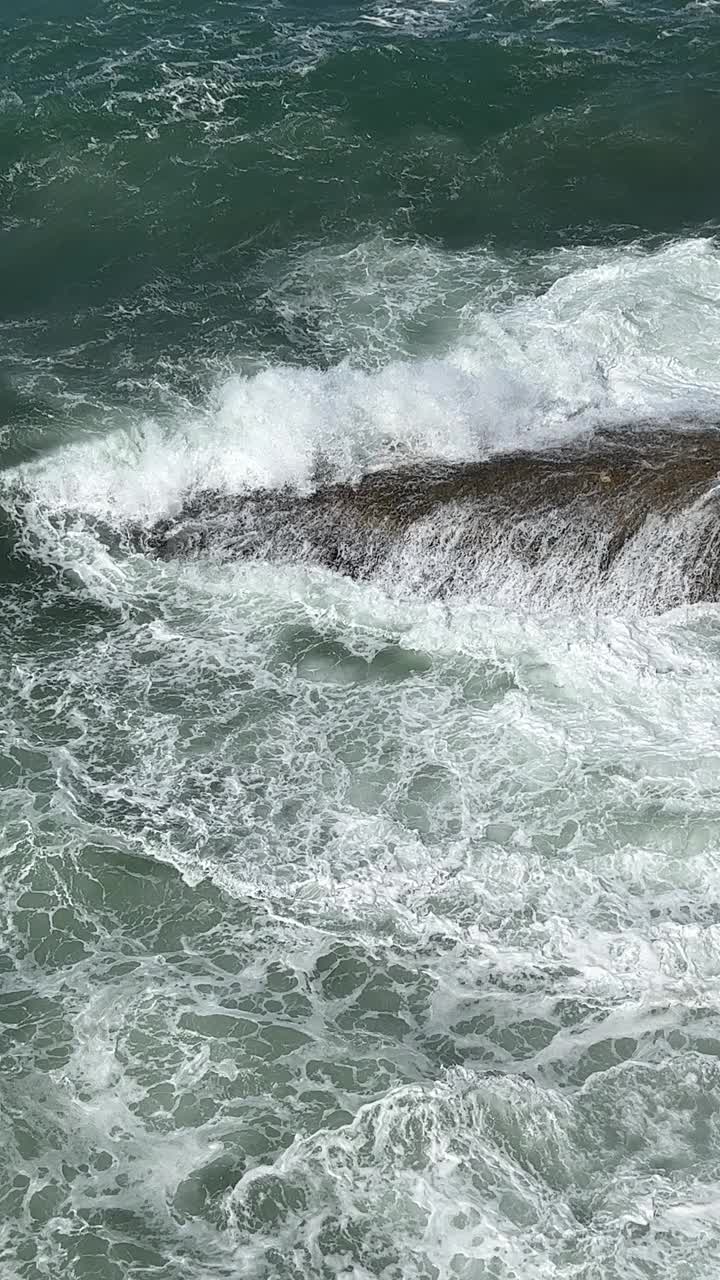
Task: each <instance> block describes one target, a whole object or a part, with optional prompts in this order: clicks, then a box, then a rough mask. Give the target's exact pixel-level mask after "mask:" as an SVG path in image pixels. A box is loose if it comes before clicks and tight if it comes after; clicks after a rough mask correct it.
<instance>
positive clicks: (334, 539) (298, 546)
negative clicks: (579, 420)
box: [143, 428, 720, 608]
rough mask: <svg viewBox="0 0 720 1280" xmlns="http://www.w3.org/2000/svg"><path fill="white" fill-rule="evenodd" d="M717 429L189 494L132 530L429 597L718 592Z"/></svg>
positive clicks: (690, 596)
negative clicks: (315, 482) (307, 486)
mask: <svg viewBox="0 0 720 1280" xmlns="http://www.w3.org/2000/svg"><path fill="white" fill-rule="evenodd" d="M719 479H720V431H718V430H715V429H711V428H703V429H699V428H696V429H692V430H683V431H679V430H677V429H674V430H671V429H662V430H644V431H640V430H633V431H624V432H618V431H614V432H604V433H599V434H596V435H594V436H592V437H591V438H584V439H581V440H577V441H575V442H572V443H569V444H564V445H562V446H555V447H553V448H549V449H546V450H540V451H535V452H517V453H512V454H505V455H496V456H493V457H491V458H488V459H485V460H484V461H480V462H465V463H446V462H437V461H435V462H432V461H428V462H415V463H408V464H405V465H402V466H398V467H397V468H393V469H387V470H381V471H375V472H370V473H368V474H367V475H365V476H363V477H362V478H361V479H360V480H359V481H358V482H356V483H348V482H342V483H335V484H325V485H322V486H320V487H318V488H317V489H315V490H314V491H313V492H310V493H302V492H300V491H298V490H296V489H291V488H288V487H285V488H281V489H273V490H269V489H263V490H250V491H246V492H243V493H240V494H229V493H223V492H220V491H218V490H211V491H202V492H197V493H195V494H194V495H193V496H192V497H190V498H189V499H188V501H187V502H186V504H185V505H184V506H183V508H182V510H181V511H180V512H179V513H178V514H177V515H176V516H173V517H171V518H168V519H166V520H163V521H161V522H159V523H158V524H156V525H155V526H154V527H153V528H152V529H150V530H149V532H147V533H146V534H145V536H144V540H143V544H144V547H145V548H146V549H147V550H149V551H151V552H152V553H153V554H155V555H157V556H160V557H163V558H171V557H175V556H197V555H201V554H211V555H213V556H214V557H216V558H233V557H251V558H261V559H266V560H271V561H277V562H293V561H302V562H306V563H314V564H319V565H323V566H326V567H328V568H331V569H334V570H337V571H338V572H339V573H343V574H346V575H349V576H351V577H358V578H363V577H369V576H380V577H381V578H387V579H388V580H389V581H392V582H393V583H396V582H397V581H398V580H399V581H402V582H403V583H404V584H405V585H406V586H407V587H409V588H411V589H417V590H422V591H423V592H424V593H426V594H431V595H433V594H446V593H448V592H451V591H457V590H477V589H495V590H498V591H500V592H501V593H503V592H506V591H507V590H508V589H509V588H513V589H514V590H515V592H516V593H517V590H521V591H523V592H525V593H526V592H527V591H530V592H532V593H535V594H536V593H538V592H540V593H542V594H543V595H544V596H546V597H557V596H561V595H563V594H567V593H568V591H571V592H572V593H573V594H575V595H576V596H577V595H580V596H582V595H583V594H584V595H587V594H588V593H590V594H591V595H595V596H597V595H598V593H602V592H607V591H610V592H611V593H612V594H613V595H614V596H616V597H618V596H619V597H622V598H631V599H632V600H633V602H634V603H636V604H639V605H641V606H642V605H644V606H647V607H655V608H657V607H661V608H666V607H668V606H669V605H672V604H677V603H681V602H692V601H698V600H715V599H717V598H718V593H719V591H720V505H719V503H718V498H720V487H719V485H718V481H719Z"/></svg>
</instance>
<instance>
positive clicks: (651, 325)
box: [5, 240, 720, 519]
mask: <svg viewBox="0 0 720 1280" xmlns="http://www.w3.org/2000/svg"><path fill="white" fill-rule="evenodd" d="M317 261H318V260H317V256H316V255H311V257H310V258H309V259H307V260H304V259H303V260H301V261H300V262H299V263H296V264H294V266H293V268H292V270H291V271H290V272H289V274H286V275H284V276H282V278H281V279H280V280H277V279H276V280H275V281H274V283H271V285H270V294H271V296H273V297H274V298H275V300H276V303H277V305H278V306H283V307H285V309H286V310H289V311H292V310H293V308H295V310H296V311H300V312H302V313H303V314H305V315H307V314H308V313H311V312H312V308H313V306H315V308H316V314H317V316H318V317H319V318H318V325H319V327H320V337H321V340H323V341H327V343H328V344H329V345H334V346H335V347H337V346H338V345H341V343H342V340H343V336H344V337H345V339H346V344H347V349H348V351H349V353H350V357H351V358H350V359H346V360H345V361H342V362H341V363H340V364H338V365H336V366H334V367H332V368H330V369H327V370H325V371H323V370H319V369H312V368H305V369H298V368H291V367H287V366H286V367H282V366H281V367H278V366H274V367H270V368H267V369H265V370H261V371H259V372H257V373H255V374H253V375H250V376H246V375H240V374H238V375H236V376H232V377H229V378H224V379H223V380H222V381H220V382H217V383H216V384H215V386H214V389H213V390H212V391H211V393H210V394H209V396H208V398H207V399H206V401H205V403H204V404H203V405H202V406H201V407H199V408H196V409H189V408H188V406H187V405H186V404H185V405H179V406H178V408H177V411H176V413H175V414H174V415H171V416H169V417H166V418H164V419H163V420H160V419H158V420H154V421H150V420H147V419H144V418H142V417H139V416H137V415H135V416H134V418H131V419H129V420H128V422H127V426H126V428H125V429H121V430H119V431H116V432H114V433H112V434H110V435H108V436H105V437H104V438H100V439H90V440H87V439H86V440H85V441H84V442H82V443H79V444H76V445H73V446H70V447H68V448H65V449H61V450H59V451H57V452H56V453H54V454H53V455H52V456H51V457H46V458H45V459H43V460H41V461H40V462H39V463H37V464H32V465H30V466H27V467H22V468H19V469H18V470H17V471H16V472H14V473H11V474H10V476H9V477H8V476H7V475H6V477H5V485H6V487H7V484H8V479H9V482H10V484H11V485H12V484H17V485H18V486H21V487H27V489H29V490H30V492H31V493H32V495H33V496H34V497H35V498H36V499H37V500H38V501H39V502H41V503H43V504H45V505H46V506H47V507H49V508H50V509H52V510H60V509H63V510H70V511H73V510H74V511H77V512H85V513H91V514H93V515H96V516H97V515H103V516H105V517H107V518H110V519H116V518H128V517H138V518H147V519H151V518H153V517H157V516H158V515H160V514H162V513H163V512H165V511H167V510H169V509H171V508H172V506H173V504H177V503H178V502H179V501H180V500H181V497H182V495H183V493H184V492H185V491H187V490H188V489H190V488H193V487H198V486H200V487H204V486H217V487H226V488H228V489H230V490H234V489H237V488H240V487H242V486H246V485H248V484H250V485H258V484H259V485H278V484H283V483H286V482H291V483H297V484H301V485H302V484H308V483H311V481H312V476H313V472H314V468H315V466H316V464H317V461H318V457H319V456H322V458H323V460H324V462H325V464H326V466H329V467H330V469H331V471H334V473H335V474H336V475H339V476H340V475H342V476H348V475H357V474H358V473H359V472H361V471H362V470H364V469H367V468H368V467H374V466H377V465H380V464H382V463H383V462H387V461H388V460H389V459H392V458H393V457H397V455H398V453H399V454H400V455H401V456H403V457H407V456H413V457H430V456H432V457H442V458H449V459H461V458H474V457H479V456H483V455H486V454H488V453H490V452H493V451H497V450H506V449H508V448H512V447H517V446H520V447H525V446H527V447H531V446H532V445H533V444H537V443H540V442H546V441H548V440H551V439H558V438H563V437H567V436H571V435H575V434H577V433H579V432H583V431H587V430H589V429H591V428H592V427H593V426H595V425H597V424H598V423H608V422H613V423H623V424H627V425H629V426H632V425H633V424H642V423H644V422H646V421H648V420H650V421H655V422H657V421H658V420H662V421H665V420H667V419H672V418H697V417H703V416H711V415H712V414H714V413H715V412H716V411H717V405H718V403H720V373H719V372H718V367H717V358H716V356H717V350H718V347H719V346H720V305H718V304H719V303H720V252H719V251H718V249H717V247H716V245H715V244H714V242H713V241H710V240H690V241H681V242H678V243H676V244H672V245H670V246H668V247H666V248H664V249H661V250H658V251H657V252H654V253H648V252H646V251H644V250H641V249H637V250H616V251H607V250H605V251H600V250H572V251H567V252H563V251H558V252H556V253H554V254H551V255H546V256H544V257H542V258H540V259H535V260H533V261H531V262H529V263H527V262H526V263H523V264H519V263H518V262H517V261H509V262H508V261H503V260H500V259H497V258H491V257H489V255H488V254H487V253H482V254H479V255H475V256H473V255H464V256H462V255H461V257H460V258H459V260H457V261H456V260H455V258H454V257H453V255H448V254H444V253H441V252H440V251H437V250H432V251H431V250H429V249H425V248H419V249H417V250H413V251H410V250H408V249H402V248H399V247H397V246H393V245H389V244H388V243H386V242H378V243H376V244H375V245H371V246H366V247H364V248H362V249H357V250H353V251H352V252H351V253H350V254H341V255H339V256H338V257H337V258H329V259H328V258H327V255H325V257H324V259H323V262H322V264H321V265H322V269H321V270H320V271H319V272H318V271H316V267H317ZM316 276H317V278H318V282H317V284H316V286H315V290H316V291H315V293H313V285H312V281H313V280H315V279H316ZM333 290H334V296H335V298H336V303H335V307H334V310H333V309H331V308H330V305H329V300H330V298H331V296H333ZM408 290H409V291H410V297H414V298H415V299H416V306H414V307H409V306H408V302H407V291H408ZM418 314H419V315H421V316H423V317H424V318H425V322H426V324H429V327H430V330H431V332H432V343H433V346H434V347H435V348H436V349H437V350H436V354H433V355H425V356H418V357H416V358H412V355H411V351H412V347H413V342H414V341H416V338H415V337H414V335H413V332H412V325H413V323H414V319H415V318H416V317H417V315H418ZM323 334H324V337H323ZM377 335H382V341H383V342H384V343H386V344H387V345H389V346H390V348H392V347H393V346H394V347H395V349H396V357H395V359H393V360H392V361H391V362H390V363H389V364H385V365H383V366H380V367H359V366H358V360H360V365H362V357H363V354H364V355H367V354H368V353H369V354H370V355H372V350H373V344H374V342H375V339H376V337H377ZM388 339H389V341H388ZM353 356H354V357H356V358H352V357H353Z"/></svg>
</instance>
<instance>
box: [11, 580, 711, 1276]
mask: <svg viewBox="0 0 720 1280" xmlns="http://www.w3.org/2000/svg"><path fill="white" fill-rule="evenodd" d="M115 592H116V597H115V600H114V607H113V608H112V609H111V608H109V607H108V604H107V602H105V603H102V602H100V603H98V602H96V603H94V604H93V603H92V596H89V595H88V591H87V586H86V587H85V588H83V589H78V588H76V589H75V591H74V592H68V589H67V588H62V587H60V588H57V589H56V593H55V595H54V597H53V593H52V591H47V592H46V593H45V595H44V597H43V599H44V604H41V602H40V601H38V603H37V605H36V606H35V607H31V608H29V609H28V608H27V601H26V605H25V608H24V610H23V612H22V613H21V614H18V615H14V616H13V617H12V619H11V621H12V625H13V634H14V637H15V652H16V657H15V660H14V661H13V663H12V665H11V666H9V667H8V668H7V675H6V679H7V687H8V691H9V696H8V699H7V701H6V704H5V706H4V709H3V720H4V723H3V742H4V743H5V744H6V745H5V748H4V754H3V760H2V771H3V782H4V787H5V791H4V795H5V809H6V835H5V861H4V874H5V884H6V892H5V894H4V896H3V929H2V940H3V941H2V952H1V953H0V964H2V965H3V966H4V968H5V971H6V975H7V981H6V983H5V990H4V994H3V1003H2V1016H3V1026H4V1027H5V1028H6V1029H7V1044H6V1046H5V1047H4V1055H5V1060H6V1064H7V1071H6V1081H7V1090H8V1092H7V1099H8V1106H7V1107H6V1108H5V1109H4V1111H3V1115H4V1119H3V1126H4V1127H3V1130H2V1136H1V1138H0V1141H1V1142H2V1146H3V1149H4V1160H5V1162H6V1163H7V1165H8V1167H10V1168H12V1169H13V1171H14V1173H13V1179H14V1180H13V1181H12V1183H11V1185H10V1186H8V1188H7V1189H6V1192H5V1193H4V1194H5V1196H6V1200H7V1204H8V1206H10V1205H12V1206H13V1214H14V1216H15V1218H16V1222H20V1223H21V1224H24V1225H22V1226H21V1229H20V1236H19V1237H18V1234H17V1226H16V1227H15V1229H14V1234H13V1236H12V1238H10V1237H8V1239H7V1241H6V1242H5V1245H4V1248H5V1257H6V1258H7V1259H8V1260H9V1261H10V1262H13V1263H14V1264H15V1265H18V1266H20V1270H19V1271H18V1274H22V1275H25V1274H27V1275H40V1276H45V1275H47V1276H51V1275H54V1274H57V1270H58V1267H60V1268H62V1270H64V1272H65V1273H66V1274H67V1275H68V1276H70V1277H72V1278H73V1280H74V1278H75V1277H78V1280H79V1277H80V1276H81V1275H84V1274H86V1268H87V1266H88V1265H91V1266H92V1267H93V1269H94V1270H93V1274H97V1275H100V1276H103V1277H104V1276H109V1277H113V1280H114V1278H115V1277H116V1276H117V1277H120V1276H123V1277H125V1276H130V1277H132V1280H136V1278H138V1277H143V1280H145V1278H146V1277H149V1276H151V1275H157V1274H160V1275H161V1276H163V1277H168V1278H170V1277H172V1278H173V1280H175V1277H182V1276H185V1275H193V1276H197V1275H200V1276H203V1277H205V1276H207V1277H211V1276H212V1277H217V1276H228V1277H229V1276H231V1275H237V1274H241V1275H248V1276H268V1277H269V1276H271V1275H272V1276H288V1277H290V1276H292V1277H302V1276H312V1277H315V1276H317V1277H323V1280H324V1278H325V1277H329V1276H335V1275H343V1276H347V1277H351V1276H352V1277H353V1278H354V1277H357V1276H362V1277H365V1276H367V1277H369V1276H380V1275H383V1276H393V1277H395V1276H397V1277H400V1276H403V1277H404V1276H411V1277H415V1276H418V1277H419V1276H423V1277H425V1276H431V1275H432V1276H443V1277H453V1276H456V1275H461V1276H463V1275H467V1276H470V1275H472V1276H476V1275H481V1276H482V1275H493V1276H496V1277H508V1280H509V1278H510V1277H513V1278H515V1277H518V1278H519V1277H521V1276H522V1277H528V1276H532V1277H534V1276H538V1277H540V1276H544V1275H546V1274H547V1267H548V1265H550V1263H549V1259H550V1258H552V1266H553V1268H554V1273H555V1274H557V1275H561V1276H567V1277H574V1276H577V1275H587V1276H591V1275H593V1274H594V1272H596V1271H597V1269H598V1268H600V1269H601V1273H602V1274H603V1275H609V1276H614V1275H617V1276H618V1277H619V1276H620V1275H625V1274H627V1273H628V1270H630V1272H631V1273H632V1270H633V1269H635V1270H637V1271H638V1273H639V1274H647V1273H648V1272H649V1273H650V1274H670V1273H671V1272H672V1271H673V1270H675V1269H677V1268H678V1267H683V1266H685V1265H690V1260H692V1262H691V1266H692V1274H693V1275H696V1276H700V1277H705V1276H708V1277H710V1276H711V1275H712V1274H714V1272H713V1266H714V1262H713V1259H714V1258H715V1256H716V1253H717V1247H718V1239H719V1237H718V1219H717V1211H716V1202H715V1200H714V1198H713V1197H714V1196H715V1194H716V1193H715V1192H714V1191H713V1183H714V1181H715V1180H716V1178H717V1175H718V1168H717V1138H718V1135H717V1133H716V1126H717V1121H716V1112H717V1102H718V1099H717V1097H716V1095H717V1093H718V1088H719V1087H720V1085H719V1082H718V1074H717V1070H716V1066H717V1058H718V1053H719V1052H720V1042H719V1041H718V1038H717V1020H716V1003H717V990H718V974H719V973H720V946H719V944H718V920H720V899H719V898H718V888H717V886H718V880H717V866H718V840H719V838H720V828H719V827H718V822H717V794H718V785H719V779H720V759H719V758H718V753H717V742H718V738H719V732H718V731H719V730H720V725H719V724H718V710H717V708H718V697H717V694H718V686H717V656H718V635H717V627H716V619H715V616H714V612H713V611H712V610H708V611H702V610H697V611H695V612H694V613H692V614H690V615H688V616H684V617H683V616H677V617H673V616H668V617H666V618H664V619H658V620H655V621H654V622H643V623H642V624H639V623H630V622H628V621H625V622H623V621H620V620H616V621H612V620H606V621H604V622H598V621H582V620H575V621H573V620H572V619H569V618H568V617H567V616H566V617H564V618H563V617H561V616H557V615H556V616H552V615H551V616H548V617H544V618H543V617H541V616H538V615H532V614H528V613H523V612H518V613H516V614H513V613H508V612H505V611H502V610H500V609H497V608H489V607H488V606H480V605H478V604H477V603H475V604H472V603H468V604H466V605H457V606H456V607H455V608H454V609H449V608H448V607H447V606H441V605H439V604H436V605H432V604H423V603H421V602H416V603H415V604H414V605H411V606H408V604H407V603H406V602H405V603H403V602H399V601H396V600H394V599H393V597H392V596H388V595H385V594H383V593H382V592H380V591H379V589H378V588H377V587H371V586H368V587H363V588H361V587H358V586H355V585H353V584H350V583H346V582H344V581H343V580H341V579H338V578H334V577H333V576H332V575H330V574H325V573H320V572H310V571H307V570H300V569H298V570H284V571H282V572H279V571H277V570H272V569H271V568H269V567H267V566H263V565H254V566H246V567H242V566H240V567H234V568H233V567H228V566H224V567H215V568H212V569H208V568H207V567H203V566H200V565H186V566H183V565H170V566H162V565H157V564H150V563H147V562H145V561H144V560H143V559H142V557H137V558H136V559H134V560H132V561H128V562H126V564H125V566H124V569H123V576H122V578H121V579H119V580H118V581H117V582H116V583H115ZM53 601H54V602H53ZM53 610H54V611H55V617H56V618H58V619H59V618H60V617H62V618H63V620H64V621H63V636H62V643H60V642H59V641H58V640H57V639H56V637H55V634H54V626H53ZM74 618H75V619H76V622H75V623H73V619H74ZM8 620H10V619H8ZM73 625H76V626H77V637H78V638H77V647H76V649H75V652H74V653H71V652H69V651H68V645H67V638H68V628H70V627H72V626H73ZM19 1080H23V1086H22V1090H23V1098H24V1099H25V1102H24V1103H23V1106H22V1108H21V1109H18V1107H17V1098H18V1097H19V1094H18V1092H17V1088H13V1084H14V1083H16V1082H17V1081H19ZM4 1087H5V1086H4ZM13 1099H14V1101H13ZM28 1099H29V1100H30V1102H29V1103H28ZM29 1117H32V1118H31V1119H30V1118H29ZM89 1257H90V1258H92V1263H91V1264H89V1263H88V1262H87V1261H85V1260H86V1259H88V1258H89ZM18 1259H20V1260H22V1261H21V1263H18ZM33 1268H34V1270H33Z"/></svg>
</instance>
